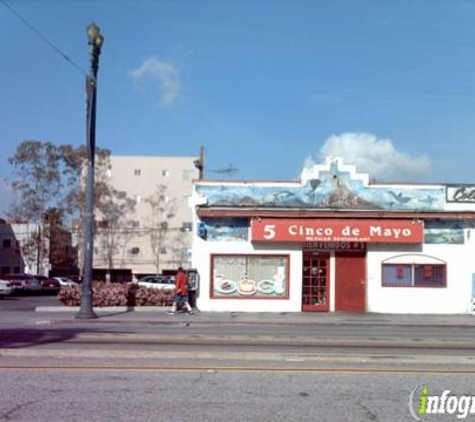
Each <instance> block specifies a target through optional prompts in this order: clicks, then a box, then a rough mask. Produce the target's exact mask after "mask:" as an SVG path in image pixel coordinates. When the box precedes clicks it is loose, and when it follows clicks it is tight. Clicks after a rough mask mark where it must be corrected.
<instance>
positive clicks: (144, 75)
mask: <svg viewBox="0 0 475 422" xmlns="http://www.w3.org/2000/svg"><path fill="white" fill-rule="evenodd" d="M128 73H129V75H130V76H131V77H132V78H133V79H134V81H135V82H137V83H144V82H145V81H152V82H153V83H154V85H155V86H156V89H157V90H158V94H159V98H160V104H161V105H162V106H163V107H168V106H170V105H172V104H173V103H174V102H175V101H176V100H177V99H178V96H179V95H180V91H181V82H180V69H179V68H178V67H177V66H176V65H175V64H174V63H173V62H171V61H166V60H160V59H159V58H158V57H155V56H152V57H149V58H148V59H146V60H144V61H143V63H142V64H141V66H140V67H138V68H136V69H133V70H131V71H129V72H128Z"/></svg>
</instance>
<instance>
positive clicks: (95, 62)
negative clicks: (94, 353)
mask: <svg viewBox="0 0 475 422" xmlns="http://www.w3.org/2000/svg"><path fill="white" fill-rule="evenodd" d="M87 36H88V39H89V41H88V44H89V52H90V55H91V57H90V59H91V68H90V72H89V75H88V76H87V78H86V126H87V152H88V154H87V184H86V221H85V224H84V267H83V280H82V296H81V307H80V309H79V312H78V313H77V314H76V319H95V318H97V315H96V313H95V312H94V310H93V309H92V303H93V302H92V265H93V252H94V168H95V154H96V93H97V71H98V69H99V55H100V54H101V47H102V45H103V43H104V37H103V36H102V35H101V32H100V29H99V27H98V26H97V25H96V24H95V23H91V24H90V25H89V26H88V27H87Z"/></svg>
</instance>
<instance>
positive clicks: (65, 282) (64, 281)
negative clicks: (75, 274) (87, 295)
mask: <svg viewBox="0 0 475 422" xmlns="http://www.w3.org/2000/svg"><path fill="white" fill-rule="evenodd" d="M53 279H54V280H57V281H58V282H59V285H60V287H74V286H77V284H78V283H76V282H74V281H73V280H71V279H70V278H68V277H53Z"/></svg>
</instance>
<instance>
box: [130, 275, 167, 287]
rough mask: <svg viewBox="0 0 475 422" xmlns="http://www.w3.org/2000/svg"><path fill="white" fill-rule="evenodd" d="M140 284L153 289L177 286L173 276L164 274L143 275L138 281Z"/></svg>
mask: <svg viewBox="0 0 475 422" xmlns="http://www.w3.org/2000/svg"><path fill="white" fill-rule="evenodd" d="M137 284H138V285H139V286H143V287H151V288H153V289H165V290H173V289H174V288H175V280H174V279H173V277H168V276H162V275H149V276H145V277H142V278H141V279H140V280H138V281H137Z"/></svg>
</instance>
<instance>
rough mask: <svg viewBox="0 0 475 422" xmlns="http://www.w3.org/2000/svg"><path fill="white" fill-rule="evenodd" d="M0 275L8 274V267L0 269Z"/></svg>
mask: <svg viewBox="0 0 475 422" xmlns="http://www.w3.org/2000/svg"><path fill="white" fill-rule="evenodd" d="M0 273H1V274H8V273H10V267H6V266H3V267H1V269H0Z"/></svg>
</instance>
